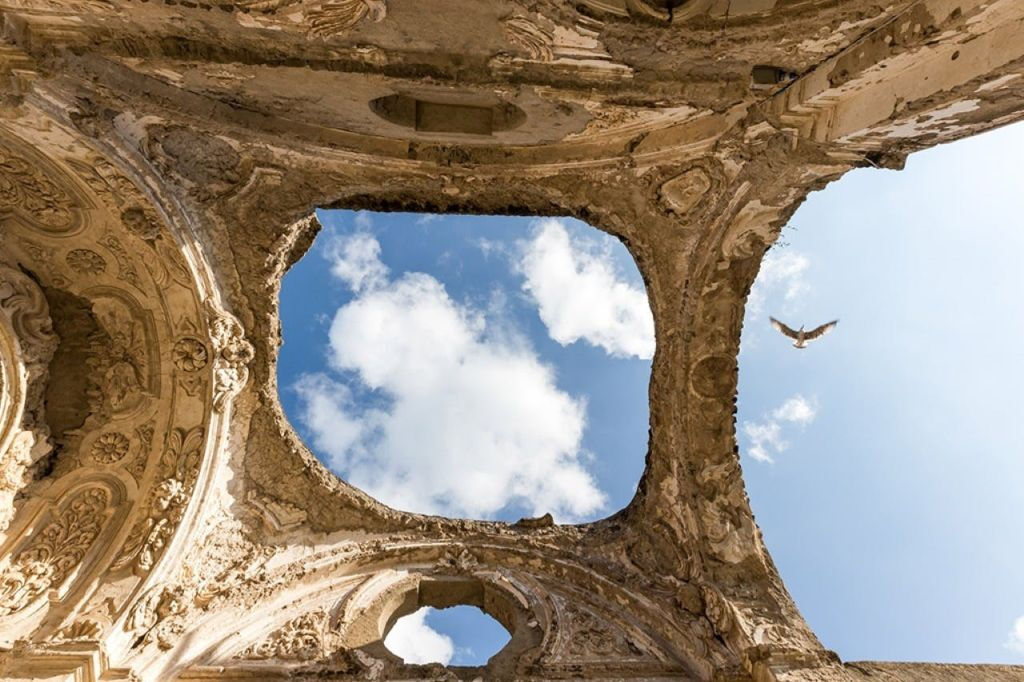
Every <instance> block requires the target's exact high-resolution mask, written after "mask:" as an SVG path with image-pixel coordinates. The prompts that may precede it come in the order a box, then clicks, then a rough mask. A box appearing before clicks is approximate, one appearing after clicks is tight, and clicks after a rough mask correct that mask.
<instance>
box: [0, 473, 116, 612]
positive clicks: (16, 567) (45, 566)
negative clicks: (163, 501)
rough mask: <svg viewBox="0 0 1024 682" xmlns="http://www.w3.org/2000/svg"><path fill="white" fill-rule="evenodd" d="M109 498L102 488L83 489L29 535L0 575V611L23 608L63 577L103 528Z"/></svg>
mask: <svg viewBox="0 0 1024 682" xmlns="http://www.w3.org/2000/svg"><path fill="white" fill-rule="evenodd" d="M109 500H110V495H109V493H108V492H107V491H106V490H105V489H103V488H89V489H87V490H84V491H83V492H81V493H79V494H78V495H76V496H75V497H74V498H73V499H72V500H71V502H70V503H69V504H68V505H67V506H66V507H65V508H64V509H63V510H62V511H61V512H60V514H58V515H57V516H56V518H54V519H53V520H51V521H50V522H49V523H48V524H47V525H46V527H45V528H43V530H42V531H41V532H39V533H38V534H37V535H36V536H35V538H33V540H32V541H31V543H30V544H29V546H28V548H26V549H25V550H23V551H21V552H20V553H19V554H18V556H17V557H16V558H15V559H14V561H13V562H12V563H11V565H10V566H9V567H8V568H7V570H5V571H4V573H3V576H2V577H0V615H7V614H10V613H14V612H15V611H19V610H21V609H23V608H25V607H26V606H28V604H29V603H31V602H32V600H33V599H35V597H37V596H39V595H40V594H42V593H43V592H44V591H46V590H47V589H49V588H50V587H55V586H59V585H60V584H61V583H62V582H63V581H64V579H65V578H67V576H68V575H69V574H70V573H71V572H72V571H73V570H74V569H75V567H76V566H78V564H80V563H81V561H82V559H83V558H84V557H85V553H86V552H87V551H88V550H89V547H91V546H92V543H93V542H94V541H95V540H96V537H97V536H98V535H99V534H100V531H101V530H102V529H103V522H104V514H103V512H104V511H105V510H106V508H107V505H108V502H109Z"/></svg>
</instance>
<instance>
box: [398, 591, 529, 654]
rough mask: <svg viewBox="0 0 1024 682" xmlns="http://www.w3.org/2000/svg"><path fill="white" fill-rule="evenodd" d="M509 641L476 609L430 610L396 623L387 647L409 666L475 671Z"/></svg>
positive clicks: (503, 631)
mask: <svg viewBox="0 0 1024 682" xmlns="http://www.w3.org/2000/svg"><path fill="white" fill-rule="evenodd" d="M510 637H511V636H510V635H509V633H508V631H507V630H506V629H505V628H504V627H503V626H502V625H501V623H499V622H498V621H497V620H495V619H494V618H492V617H491V616H489V615H487V614H486V613H484V612H483V611H482V610H481V609H479V608H478V607H476V606H466V605H460V606H453V607H450V608H446V609H435V608H432V607H429V606H427V607H424V608H421V609H419V610H417V611H415V612H413V613H410V614H409V615H407V616H403V617H402V618H399V619H398V620H397V621H395V624H394V625H393V626H392V627H391V630H390V631H389V632H388V634H387V636H386V637H385V638H384V646H386V647H387V648H388V650H389V651H391V653H393V654H395V655H396V656H398V657H399V658H401V659H402V660H403V661H404V662H406V663H411V664H426V663H440V664H442V665H454V666H474V667H475V666H483V665H486V664H487V661H488V660H490V658H491V657H492V656H494V654H496V653H498V652H499V651H501V649H502V648H504V646H505V645H506V644H508V642H509V639H510Z"/></svg>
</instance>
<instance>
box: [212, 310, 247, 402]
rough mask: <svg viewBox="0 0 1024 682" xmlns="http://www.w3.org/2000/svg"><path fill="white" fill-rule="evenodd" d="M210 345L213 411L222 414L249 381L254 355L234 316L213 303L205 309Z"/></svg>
mask: <svg viewBox="0 0 1024 682" xmlns="http://www.w3.org/2000/svg"><path fill="white" fill-rule="evenodd" d="M206 312H207V317H208V320H209V324H210V338H211V339H212V341H213V348H214V360H213V409H214V410H216V411H217V412H223V411H224V409H225V408H226V407H227V405H228V401H230V400H231V398H233V397H234V396H236V395H237V394H238V393H239V391H241V390H242V388H243V387H245V384H246V382H247V381H248V380H249V363H250V362H252V359H253V356H254V354H255V352H254V350H253V347H252V344H251V343H249V342H248V341H247V340H246V338H245V330H244V329H243V328H242V324H241V323H240V322H239V321H238V320H237V319H236V318H235V316H234V315H231V314H230V313H228V312H226V311H225V310H222V309H221V308H219V307H218V306H217V305H216V304H214V303H212V302H207V305H206Z"/></svg>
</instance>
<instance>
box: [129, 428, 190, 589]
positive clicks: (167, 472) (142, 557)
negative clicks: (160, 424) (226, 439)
mask: <svg viewBox="0 0 1024 682" xmlns="http://www.w3.org/2000/svg"><path fill="white" fill-rule="evenodd" d="M204 435H205V429H204V428H203V427H201V426H197V427H195V428H193V429H191V430H188V431H186V430H185V429H182V428H174V429H172V430H171V432H170V434H169V435H168V436H167V444H166V447H165V449H164V453H163V455H162V456H161V458H160V473H161V475H162V476H163V477H164V479H163V481H162V482H161V483H160V484H159V485H158V486H156V488H154V489H153V491H152V492H151V493H150V497H149V504H148V506H147V510H146V515H145V517H143V518H141V519H140V520H139V521H138V522H136V524H135V526H134V527H133V528H132V530H131V532H130V533H129V534H128V538H127V539H126V540H125V543H124V546H123V547H122V548H121V553H120V554H119V555H118V557H117V559H116V560H115V561H114V563H113V565H112V567H111V568H112V569H113V570H115V571H117V570H122V569H126V568H131V569H132V571H133V572H134V573H136V574H138V575H142V574H145V573H148V572H149V571H150V570H151V569H152V568H153V566H154V565H156V562H157V560H158V559H159V558H160V556H161V555H162V554H163V551H164V549H165V548H166V547H167V543H168V542H170V540H171V537H172V536H173V535H174V531H175V529H177V527H178V524H179V522H180V521H181V519H182V517H183V516H184V514H185V506H186V505H187V503H188V499H189V496H190V494H191V492H192V489H193V488H194V487H195V482H196V478H197V476H198V474H199V463H200V458H201V456H202V447H203V443H204Z"/></svg>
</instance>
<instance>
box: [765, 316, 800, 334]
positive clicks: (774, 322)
mask: <svg viewBox="0 0 1024 682" xmlns="http://www.w3.org/2000/svg"><path fill="white" fill-rule="evenodd" d="M768 319H769V320H771V321H772V326H773V327H775V328H776V329H778V330H779V331H780V332H782V333H783V334H785V335H786V336H788V337H789V338H791V339H795V338H797V337H799V336H800V335H799V334H798V333H797V332H796V331H794V330H792V329H790V328H789V327H787V326H786V325H784V324H782V323H781V322H779V321H778V320H776V319H775V318H774V317H769V318H768Z"/></svg>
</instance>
